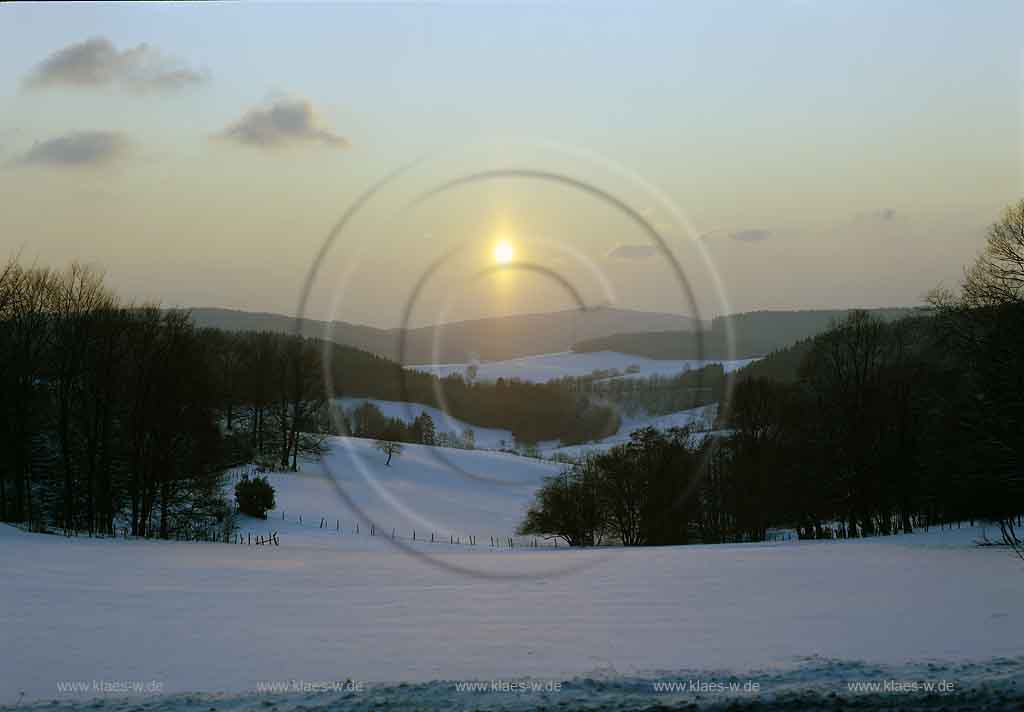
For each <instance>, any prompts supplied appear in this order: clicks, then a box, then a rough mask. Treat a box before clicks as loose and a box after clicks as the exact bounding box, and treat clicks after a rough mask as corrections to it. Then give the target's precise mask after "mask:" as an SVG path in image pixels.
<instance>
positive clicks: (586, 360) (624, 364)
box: [406, 351, 757, 383]
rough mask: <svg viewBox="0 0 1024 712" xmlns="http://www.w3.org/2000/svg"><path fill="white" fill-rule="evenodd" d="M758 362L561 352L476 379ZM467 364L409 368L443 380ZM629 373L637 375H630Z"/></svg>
mask: <svg viewBox="0 0 1024 712" xmlns="http://www.w3.org/2000/svg"><path fill="white" fill-rule="evenodd" d="M756 360H757V359H750V358H748V359H736V360H722V359H715V360H659V359H650V358H644V357H643V356H636V355H634V354H624V353H619V352H617V351H595V352H591V353H575V352H573V351H562V352H558V353H551V354H539V355H537V356H524V357H522V358H514V359H509V360H507V361H485V362H482V363H480V364H473V365H476V366H477V375H476V379H477V380H480V381H495V380H497V379H499V378H504V379H512V378H518V379H519V380H521V381H532V382H535V383H542V382H544V381H550V380H552V379H556V378H564V377H566V376H569V377H579V376H589V375H590V374H592V373H594V372H595V371H606V370H611V369H615V370H618V371H619V372H621V374H622V375H623V376H624V377H626V378H648V377H650V376H676V375H678V374H680V373H682V372H683V371H689V370H691V369H697V368H702V367H704V366H707V365H709V364H715V363H720V364H722V366H723V368H724V369H725V371H726V373H729V372H731V371H735V370H737V369H740V368H743V367H744V366H746V365H747V364H748V363H751V362H753V361H756ZM469 366H470V364H468V363H444V364H420V365H415V366H407V367H406V368H411V369H415V370H417V371H424V372H426V373H432V374H435V375H437V376H440V377H442V378H443V377H445V376H449V375H451V374H454V373H461V374H463V375H466V373H467V369H468V368H469ZM627 369H628V370H630V371H635V372H634V373H627Z"/></svg>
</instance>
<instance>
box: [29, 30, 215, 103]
mask: <svg viewBox="0 0 1024 712" xmlns="http://www.w3.org/2000/svg"><path fill="white" fill-rule="evenodd" d="M205 80H206V75H205V74H203V73H201V72H198V71H196V70H193V69H190V68H189V67H187V66H184V65H183V64H182V62H181V61H180V60H177V59H175V58H173V57H168V56H166V55H164V54H162V53H161V52H160V51H159V50H157V49H156V48H155V47H152V46H150V45H148V44H140V45H138V46H137V47H130V48H128V49H125V50H118V49H117V47H115V46H114V44H113V43H112V42H111V41H110V40H108V39H106V38H105V37H93V38H91V39H87V40H85V41H83V42H79V43H77V44H73V45H69V46H68V47H65V48H63V49H61V50H58V51H56V52H54V53H53V54H51V55H50V56H49V57H47V58H46V59H44V60H43V61H42V62H40V63H39V64H38V65H36V67H35V68H34V69H33V70H32V72H31V73H30V74H29V75H28V76H27V77H26V78H25V80H24V81H23V82H22V85H23V86H24V87H25V88H27V89H42V88H47V87H58V86H72V87H107V86H114V85H119V86H121V87H123V88H126V89H129V90H132V91H173V90H177V89H182V88H184V87H187V86H190V85H195V84H200V83H202V82H203V81H205Z"/></svg>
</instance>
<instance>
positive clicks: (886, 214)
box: [856, 208, 899, 223]
mask: <svg viewBox="0 0 1024 712" xmlns="http://www.w3.org/2000/svg"><path fill="white" fill-rule="evenodd" d="M898 218H899V214H898V213H897V212H896V210H895V209H894V208H879V209H878V210H872V211H870V212H866V213H860V214H859V215H857V218H856V221H857V222H886V223H889V222H894V221H895V220H897V219H898Z"/></svg>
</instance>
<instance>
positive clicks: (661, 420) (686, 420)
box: [540, 403, 718, 458]
mask: <svg viewBox="0 0 1024 712" xmlns="http://www.w3.org/2000/svg"><path fill="white" fill-rule="evenodd" d="M717 414H718V404H717V403H712V404H710V405H706V406H701V407H699V408H692V409H690V410H681V411H679V412H676V413H668V414H666V415H641V416H633V417H628V416H623V418H622V422H621V424H620V425H619V429H618V430H617V431H616V432H615V434H614V435H609V436H608V437H607V438H603V439H601V440H595V441H593V442H589V443H583V444H581V445H566V446H564V447H559V446H558V443H557V442H547V443H542V445H541V448H540V449H541V452H542V454H543V455H544V456H545V457H552V456H554V455H565V456H568V457H573V458H575V457H579V456H580V455H583V454H586V453H588V452H602V451H604V450H608V449H610V448H612V447H614V446H615V445H620V444H622V443H626V442H629V436H630V434H631V433H632V432H633V431H634V430H640V429H642V428H657V429H658V430H668V429H669V428H681V427H684V426H687V425H689V426H692V427H693V428H694V429H697V430H710V429H711V428H712V427H713V426H714V423H715V418H716V416H717Z"/></svg>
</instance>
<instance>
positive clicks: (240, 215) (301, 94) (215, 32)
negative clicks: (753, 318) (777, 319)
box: [0, 2, 1024, 325]
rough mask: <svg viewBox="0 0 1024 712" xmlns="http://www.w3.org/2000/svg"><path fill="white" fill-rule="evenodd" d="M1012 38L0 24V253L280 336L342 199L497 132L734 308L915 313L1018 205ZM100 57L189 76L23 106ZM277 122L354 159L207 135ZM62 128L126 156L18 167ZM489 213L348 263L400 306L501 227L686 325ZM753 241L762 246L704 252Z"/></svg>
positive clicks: (484, 301)
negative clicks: (76, 66)
mask: <svg viewBox="0 0 1024 712" xmlns="http://www.w3.org/2000/svg"><path fill="white" fill-rule="evenodd" d="M1022 21H1024V11H1022V8H1021V4H1020V3H1014V2H1005V3H1000V2H982V3H968V2H946V3H934V2H927V3H926V2H902V3H897V2H864V3H839V2H829V3H819V2H764V3H753V2H747V3H713V4H712V3H668V2H664V3H646V4H638V3H627V2H619V3H605V4H600V5H595V4H591V3H586V4H584V3H558V4H545V3H530V4H522V3H516V4H513V3H507V4H497V3H489V4H475V3H463V4H434V5H426V4H404V5H397V4H390V5H352V4H347V5H345V4H342V5H339V4H327V3H317V4H301V3H286V4H284V3H283V4H242V5H219V4H204V5H154V4H143V5H127V4H126V5H103V4H88V5H75V6H60V7H57V6H39V5H29V4H23V5H18V4H15V5H4V6H0V47H2V49H0V53H2V54H0V57H2V59H3V61H2V62H0V162H2V163H3V167H2V170H0V190H2V191H3V194H4V195H5V196H6V198H7V199H5V201H4V202H5V203H7V205H6V206H5V210H4V211H3V212H4V215H3V216H0V251H3V252H11V251H13V250H17V249H21V250H22V252H23V254H26V255H31V256H33V257H38V259H39V260H40V261H42V262H46V263H51V264H61V263H63V262H65V261H67V260H68V259H71V258H74V257H80V258H82V259H85V260H88V261H95V262H98V263H101V264H103V265H105V266H106V267H107V269H108V271H109V273H110V278H111V281H112V283H114V284H115V286H117V287H118V289H119V290H120V291H121V292H122V293H123V294H125V296H129V297H159V298H162V299H164V300H167V301H170V302H173V303H178V304H192V305H225V306H235V307H240V308H252V309H265V310H273V311H281V312H290V311H293V310H294V304H295V301H296V295H297V293H298V290H299V287H300V286H301V282H302V279H303V275H304V273H305V270H306V268H307V267H308V265H309V261H310V260H311V259H312V258H313V255H314V254H315V252H316V249H317V247H318V246H319V244H320V242H321V240H322V238H323V236H324V234H325V233H326V231H327V229H329V227H330V225H331V224H332V223H333V222H334V220H336V219H337V217H338V215H339V214H340V213H341V211H342V210H343V209H344V208H345V206H346V205H347V204H348V203H349V202H350V201H351V200H352V199H353V198H354V197H355V196H356V195H357V194H358V192H359V191H360V190H361V189H363V188H364V187H365V186H367V185H368V184H369V183H371V182H372V181H373V180H375V179H376V178H377V177H379V176H381V175H383V174H385V173H386V172H388V171H389V170H391V169H393V168H394V167H395V166H397V165H400V164H401V163H402V162H404V161H406V160H408V159H409V158H411V157H413V156H415V155H418V154H420V153H422V152H424V151H434V150H438V149H441V148H443V147H446V146H451V145H457V144H458V143H459V142H461V141H464V140H466V139H468V138H481V139H491V140H493V137H501V136H509V135H516V136H521V137H526V138H530V139H537V140H545V141H553V142H557V143H559V144H566V145H572V146H575V147H579V148H582V149H585V150H587V151H592V152H595V153H597V154H600V155H602V156H605V157H607V158H609V159H611V160H613V161H615V162H617V163H618V164H621V165H622V166H624V167H626V168H628V169H629V170H631V171H634V172H636V173H637V174H639V175H640V176H642V177H643V178H644V179H645V180H647V181H649V182H650V183H652V184H654V185H656V186H657V187H658V188H659V189H660V190H661V191H663V192H664V193H665V194H666V195H667V196H668V197H669V198H670V199H671V200H672V201H673V202H674V203H675V204H676V205H678V206H679V207H680V209H681V210H682V211H684V212H685V214H686V215H687V217H688V218H689V219H690V220H691V221H692V223H693V224H694V226H695V227H696V228H697V229H698V230H699V231H708V230H719V231H720V232H719V233H718V236H717V237H711V238H709V239H708V240H706V241H705V242H706V245H707V248H708V250H709V252H710V253H711V255H712V257H713V258H714V262H715V264H716V265H717V268H718V271H719V273H720V275H721V277H722V280H723V282H724V283H725V287H726V290H727V292H728V297H729V299H728V301H729V304H730V306H731V307H733V308H736V309H751V308H758V307H799V306H843V305H865V306H869V305H885V304H906V303H911V302H916V301H920V298H921V296H922V295H923V293H924V291H926V290H927V289H928V288H929V287H930V286H933V285H934V284H936V283H937V282H939V281H942V280H945V281H947V282H949V281H951V280H954V279H955V278H956V276H957V274H958V273H959V269H960V265H961V264H963V262H964V261H966V260H967V259H969V258H970V256H971V255H972V254H974V252H975V251H976V250H977V249H978V247H979V246H980V244H981V243H980V234H981V231H982V230H983V229H984V226H985V224H986V223H987V222H989V221H991V220H992V219H994V218H995V217H996V215H997V212H998V210H999V208H1000V206H1002V205H1004V204H1006V203H1008V202H1009V201H1011V200H1014V199H1016V198H1018V197H1020V196H1021V195H1024V180H1022V162H1024V155H1022V143H1024V122H1022V103H1024V99H1022V97H1024V81H1022V73H1024V51H1022V41H1021V33H1020V28H1021V26H1022V25H1024V22H1022ZM97 37H99V38H105V39H107V40H109V41H110V42H111V43H112V44H113V46H114V47H116V48H117V50H118V51H124V50H128V49H130V48H133V47H136V46H137V45H139V44H140V43H143V42H145V43H147V44H148V45H150V46H152V47H153V48H155V49H156V50H158V51H159V52H160V53H162V54H163V55H166V56H167V57H170V58H174V60H175V62H176V63H177V64H176V66H183V67H187V68H190V69H193V70H199V71H202V72H204V73H208V79H207V80H206V81H204V82H202V83H200V84H198V85H196V86H191V87H188V88H185V89H183V90H181V91H176V92H159V93H158V92H145V93H140V92H136V91H126V90H124V89H121V88H118V87H117V86H107V87H95V86H87V87H82V86H54V87H50V88H43V89H29V88H24V87H23V86H22V85H23V82H24V80H25V78H26V77H27V76H29V75H30V73H32V72H33V71H35V68H36V67H37V65H39V63H40V62H42V61H43V60H45V59H46V58H47V57H49V56H50V55H51V54H53V53H54V52H56V51H58V50H61V49H63V48H66V47H68V46H71V45H75V44H77V43H81V42H83V41H85V40H87V39H89V38H97ZM285 97H287V98H289V99H290V100H302V101H304V102H308V103H309V105H310V106H311V107H312V109H313V111H315V114H316V117H317V120H318V121H319V122H320V125H321V126H322V127H324V128H326V129H329V130H330V131H331V132H333V133H334V134H336V135H338V136H342V137H344V138H345V139H347V141H348V142H349V143H350V147H349V148H347V149H338V148H336V147H329V146H325V145H319V146H318V145H311V146H305V147H290V148H288V149H286V150H270V151H268V150H266V149H261V148H254V147H252V146H239V145H231V144H230V142H226V141H215V140H211V138H210V137H211V136H212V135H214V134H216V133H218V132H220V131H222V130H223V129H225V128H226V127H227V126H229V125H231V124H233V123H234V122H237V121H239V120H240V119H241V117H243V115H245V114H246V112H248V111H250V110H252V109H254V108H259V107H263V108H266V107H268V106H270V105H272V104H274V103H275V102H278V101H281V100H283V98H285ZM85 130H90V131H104V132H116V133H117V134H118V135H123V136H124V137H126V138H127V139H130V141H131V146H132V150H131V152H130V154H126V156H125V157H123V158H119V159H118V160H117V161H116V162H115V163H114V165H108V166H103V167H97V168H93V167H89V166H85V167H83V166H80V165H75V166H73V167H70V168H69V167H68V166H66V165H35V164H29V163H26V162H25V161H24V160H22V159H23V158H24V157H25V156H26V154H27V153H28V152H29V151H30V150H31V149H32V146H33V145H35V144H36V142H45V141H48V140H51V139H54V138H57V137H60V136H64V135H67V134H70V133H72V132H75V131H85ZM438 170H439V171H440V170H441V169H438ZM428 173H429V171H428ZM438 175H440V173H438ZM596 179H598V177H597V176H595V180H596ZM487 196H488V197H487V199H486V200H485V201H483V202H481V201H480V200H478V199H471V198H470V197H469V196H468V195H467V196H465V197H463V198H461V199H460V197H459V196H452V197H451V198H449V199H446V200H445V202H444V203H443V209H442V207H440V206H439V208H438V210H440V211H441V212H443V213H444V214H443V216H441V217H439V216H438V215H437V214H434V215H433V217H432V218H430V219H429V220H424V222H423V224H415V222H408V221H406V222H405V223H403V230H401V231H399V233H401V234H397V233H396V234H392V232H389V230H385V229H384V228H380V230H381V233H380V234H375V236H374V239H373V240H370V241H369V242H370V244H369V254H368V256H367V259H368V260H369V262H367V264H373V265H375V266H376V267H375V270H374V271H375V272H376V270H377V269H386V270H387V271H388V272H390V273H392V274H393V275H394V279H395V281H396V282H397V284H398V285H407V284H409V283H411V282H412V281H413V280H414V279H415V278H416V275H418V274H419V272H420V271H421V270H422V268H423V267H425V265H426V263H427V262H429V260H430V259H432V258H434V257H436V254H434V252H435V251H439V250H443V247H444V245H445V244H448V241H455V240H462V239H474V238H476V237H479V239H480V240H481V241H483V242H487V241H489V240H491V239H492V238H493V236H492V235H491V234H490V230H489V228H488V227H487V226H488V225H489V224H491V223H495V222H497V221H504V222H506V223H509V222H510V223H511V224H512V225H513V227H512V228H510V229H512V230H513V232H514V231H515V230H516V229H522V228H517V227H516V226H523V225H528V226H529V230H530V231H531V236H535V237H536V236H543V237H544V238H545V239H547V240H556V241H559V242H565V243H566V244H569V245H571V246H572V248H573V249H575V250H578V251H580V252H581V253H582V254H583V255H584V256H585V257H586V258H587V259H589V260H591V261H593V262H594V263H595V264H597V265H598V267H599V268H600V270H601V271H603V272H606V273H607V275H608V276H609V278H610V279H611V280H612V282H614V283H615V284H616V286H617V288H616V295H617V296H618V297H619V298H620V299H621V300H622V302H623V304H622V305H623V306H632V307H637V308H649V309H655V308H657V309H664V310H668V311H679V310H682V309H683V308H684V307H683V305H680V303H679V299H678V296H677V295H676V294H675V293H674V292H673V290H672V288H671V286H670V285H668V286H667V285H666V284H665V282H664V277H665V275H664V274H663V273H664V270H663V269H660V267H661V266H659V265H656V264H653V263H652V264H647V263H638V262H631V263H623V262H622V261H616V260H613V259H607V258H606V255H607V253H608V252H609V250H610V249H611V248H613V247H614V246H615V245H617V244H631V243H635V242H638V241H642V237H641V236H640V235H639V234H638V233H636V232H635V231H632V228H631V227H630V226H629V225H628V224H624V223H623V224H621V225H620V224H618V223H616V222H614V219H609V218H607V216H605V215H604V213H603V212H602V210H603V209H602V208H600V207H599V206H598V207H593V206H590V207H588V206H587V205H586V204H585V201H583V202H580V201H577V200H576V199H575V198H566V200H567V201H568V202H565V203H563V202H562V201H561V198H560V197H559V196H558V195H557V191H556V192H555V193H553V192H552V191H551V189H549V188H545V189H543V190H541V189H539V188H538V189H536V190H534V189H532V188H531V189H530V190H527V191H526V192H523V191H518V192H517V191H516V189H515V188H509V189H508V190H505V191H504V192H503V190H502V189H501V188H500V187H494V188H493V189H489V190H488V191H487ZM8 199H9V200H8ZM569 206H571V210H570V209H569ZM885 210H890V211H891V212H890V213H884V212H883V211H885ZM435 212H436V211H435ZM570 212H571V214H568V213H570ZM886 216H887V217H886ZM378 227H379V226H374V225H371V224H369V223H368V224H367V225H366V226H365V229H366V230H367V231H372V230H375V229H377V228H378ZM752 230H762V231H764V234H765V235H767V239H764V240H756V241H755V240H742V239H740V240H737V239H732V238H730V235H731V234H737V233H740V234H742V233H744V231H748V232H747V234H751V233H749V231H752ZM426 233H430V234H431V235H432V236H433V237H432V238H431V240H429V241H425V240H424V238H423V235H424V234H426ZM440 234H443V235H444V236H445V237H439V235H440ZM410 236H413V237H410ZM523 237H524V247H525V238H526V237H527V236H525V235H524V236H523ZM677 237H678V239H680V240H681V239H682V238H681V237H680V236H677ZM409 239H413V240H415V244H414V245H412V246H409V245H406V244H405V243H404V242H403V240H409ZM435 243H436V244H435ZM678 249H679V250H680V253H681V257H682V258H683V259H686V254H685V253H686V250H687V248H686V247H685V246H683V245H679V247H678ZM538 254H539V253H538ZM343 262H344V260H339V261H338V264H337V265H334V266H335V267H337V268H343V267H344V266H345V265H344V264H343ZM566 269H568V270H570V271H573V273H574V274H575V273H576V271H579V265H577V266H576V267H567V268H566ZM694 269H697V267H694ZM659 270H660V271H659ZM648 271H649V273H648ZM658 275H660V276H658ZM695 281H696V282H698V283H701V284H703V282H702V281H701V279H700V278H699V277H698V278H696V279H695ZM524 286H525V285H524ZM375 287H379V285H375V284H374V283H373V282H372V281H371V282H367V283H366V284H365V285H362V286H356V287H354V289H355V292H354V293H347V294H346V295H345V299H344V302H345V304H346V307H345V309H346V312H345V313H333V315H334V316H336V317H338V318H343V319H347V320H350V321H364V322H369V323H377V324H381V325H391V324H393V323H394V322H395V321H396V319H397V314H398V312H399V311H400V305H401V300H402V298H404V294H402V295H398V293H399V292H400V291H401V290H400V289H399V288H398V287H396V288H395V289H394V290H392V291H393V292H394V293H395V294H394V295H390V296H382V295H381V294H380V293H379V292H377V291H376V290H375ZM505 288H508V285H506V287H505ZM328 291H330V290H328ZM524 292H526V294H525V295H524V296H523V298H522V299H521V300H519V301H517V300H515V299H510V298H509V296H508V295H507V294H503V295H501V298H500V299H499V298H497V297H494V298H493V299H488V298H487V297H486V295H483V294H480V295H477V297H479V298H473V299H469V300H468V301H469V302H470V303H472V304H473V305H474V308H473V309H469V310H468V311H467V312H466V313H465V315H473V314H474V313H475V312H477V311H478V312H481V313H490V312H493V311H495V310H504V309H510V310H513V311H530V310H535V309H540V308H545V307H548V306H550V308H558V307H559V306H564V305H562V304H555V303H551V304H547V303H545V299H547V295H546V292H544V290H533V289H525V290H524ZM323 296H324V299H325V300H326V299H327V298H328V296H327V292H325V293H324V295H323ZM492 296H494V295H492ZM555 301H557V300H555ZM324 304H325V305H326V301H325V302H324ZM498 305H500V306H498ZM719 307H720V305H719V304H716V303H715V300H713V299H712V300H710V301H709V303H708V305H707V306H706V307H705V308H706V309H707V310H710V311H715V310H716V309H717V308H719ZM322 308H324V309H325V308H326V306H323V307H322ZM428 311H429V310H428ZM423 319H424V320H429V316H427V315H424V316H423Z"/></svg>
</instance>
